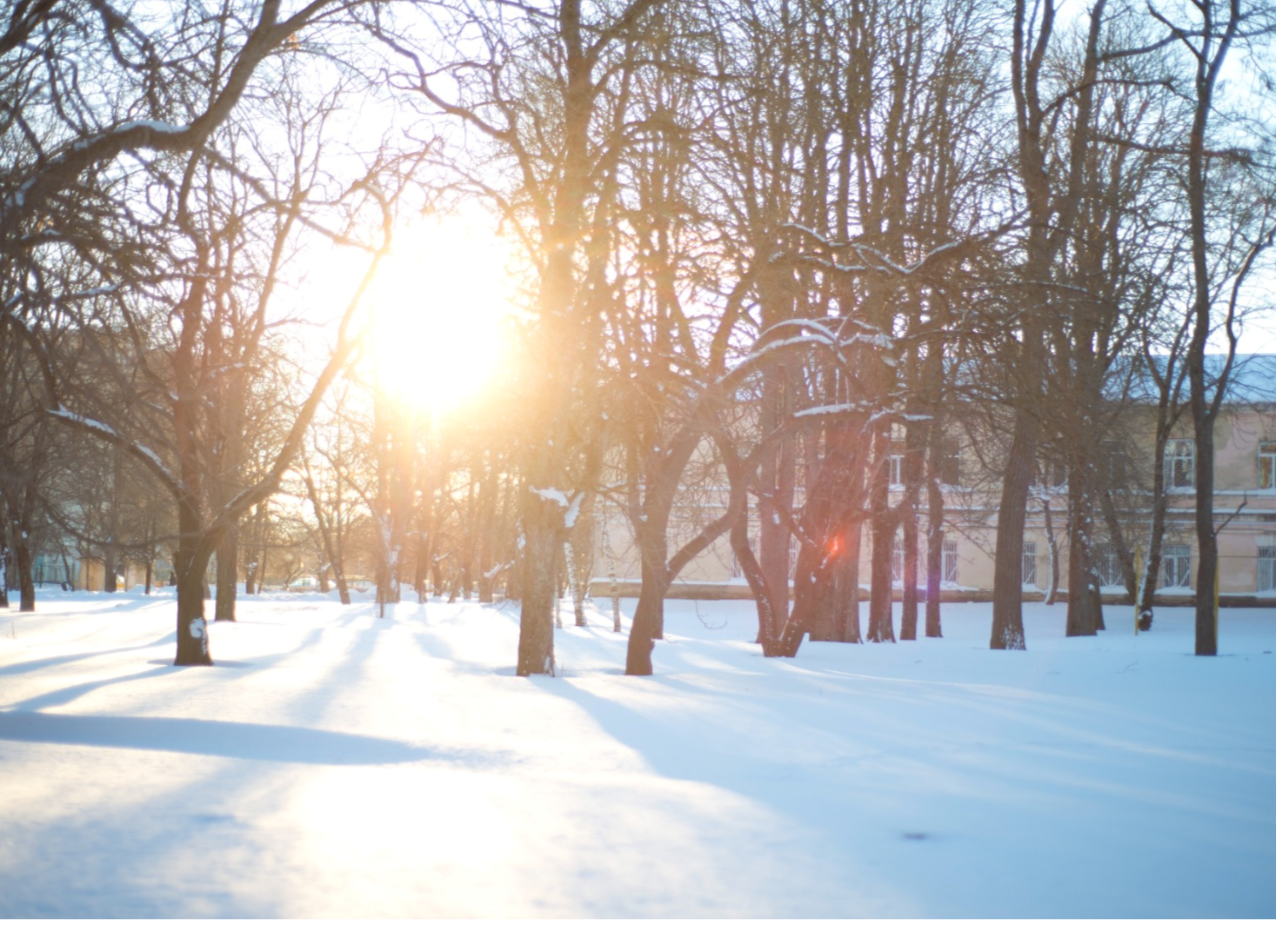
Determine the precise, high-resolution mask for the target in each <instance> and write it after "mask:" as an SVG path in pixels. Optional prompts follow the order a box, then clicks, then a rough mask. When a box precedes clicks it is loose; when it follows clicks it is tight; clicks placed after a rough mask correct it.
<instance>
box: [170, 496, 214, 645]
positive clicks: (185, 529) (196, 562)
mask: <svg viewBox="0 0 1276 942" xmlns="http://www.w3.org/2000/svg"><path fill="white" fill-rule="evenodd" d="M180 518H181V524H182V533H183V534H188V533H194V532H198V530H199V529H200V527H199V521H198V519H197V518H195V517H193V516H192V515H191V514H190V513H189V512H187V511H185V510H181V511H180ZM211 555H212V552H211V547H209V546H205V545H202V544H201V542H200V541H199V540H198V538H196V537H191V536H182V537H181V538H180V540H179V542H178V549H177V552H176V553H175V554H174V558H173V568H174V571H175V574H176V576H177V657H176V658H175V659H174V660H173V665H174V666H175V667H185V666H192V665H202V666H210V667H211V666H212V663H213V658H212V653H211V648H210V646H209V638H208V622H207V621H206V620H205V618H204V590H205V588H206V585H207V583H206V581H205V578H204V577H205V574H206V572H207V570H208V560H209V558H210V557H211Z"/></svg>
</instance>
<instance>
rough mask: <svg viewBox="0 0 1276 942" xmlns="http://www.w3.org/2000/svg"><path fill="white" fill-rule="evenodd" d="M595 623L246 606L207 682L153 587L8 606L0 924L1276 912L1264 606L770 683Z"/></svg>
mask: <svg viewBox="0 0 1276 942" xmlns="http://www.w3.org/2000/svg"><path fill="white" fill-rule="evenodd" d="M564 604H565V605H569V606H570V604H571V603H570V601H566V602H565V603H564ZM624 604H625V613H626V615H630V616H631V615H632V614H633V604H634V603H633V600H626V602H625V603H624ZM588 612H589V619H590V625H589V627H587V628H572V627H568V628H564V629H563V630H561V631H557V632H555V649H556V660H557V667H558V671H559V676H558V677H557V678H533V679H525V678H518V677H515V676H514V669H513V665H514V663H515V655H516V650H517V640H518V611H517V608H516V607H514V606H513V605H506V606H504V607H501V606H482V605H478V604H477V603H458V604H453V605H448V604H444V603H441V602H430V603H427V604H424V605H418V604H415V603H407V602H405V603H402V604H399V605H397V606H391V607H390V615H389V617H387V618H386V619H382V620H378V619H376V618H375V617H374V615H375V606H374V605H373V604H372V603H371V602H364V603H360V604H355V605H352V606H348V607H342V606H341V605H339V604H338V603H337V602H336V601H335V593H333V594H332V596H323V595H319V594H317V593H308V594H306V593H297V594H293V593H278V594H276V595H267V596H252V597H247V598H244V597H241V598H240V601H239V615H240V620H239V621H238V622H237V623H235V624H227V623H221V622H219V623H215V624H211V625H209V635H210V638H209V640H210V644H211V650H212V653H213V656H214V658H215V659H216V661H217V664H218V666H217V667H214V668H197V667H191V668H175V667H172V666H171V662H172V658H173V654H174V647H175V644H174V639H173V625H174V623H175V603H174V600H173V596H172V594H171V590H162V591H161V592H160V593H159V594H158V595H155V596H145V595H138V594H134V593H128V594H123V593H116V594H105V593H62V592H58V591H54V590H50V591H43V592H42V593H41V595H40V598H39V611H38V612H36V613H33V614H20V613H17V612H16V611H14V610H8V611H4V610H0V769H2V770H3V782H4V800H3V801H0V917H9V918H12V917H48V916H63V917H70V916H97V917H112V916H132V917H152V916H185V917H200V916H239V917H275V916H288V917H302V916H313V917H334V916H348V917H394V916H404V917H421V916H739V917H757V916H791V917H803V916H829V917H849V916H914V917H924V916H949V917H965V916H982V917H1073V916H1075V917H1124V916H1142V917H1188V916H1192V917H1257V918H1267V919H1270V918H1272V917H1273V916H1276V893H1273V892H1272V888H1273V886H1276V803H1274V802H1273V798H1274V797H1276V726H1274V725H1273V718H1274V717H1276V654H1273V653H1272V652H1273V650H1276V619H1274V618H1273V617H1272V611H1271V610H1261V609H1224V610H1223V613H1222V615H1223V623H1222V628H1221V632H1220V648H1221V650H1222V652H1223V653H1222V654H1221V655H1220V656H1219V657H1215V658H1196V657H1192V656H1191V654H1190V652H1191V650H1192V610H1191V609H1187V608H1183V609H1174V608H1166V609H1158V610H1157V613H1156V622H1155V624H1154V627H1153V629H1152V631H1151V632H1148V633H1145V634H1141V635H1136V634H1135V633H1134V632H1133V630H1132V624H1133V612H1132V610H1131V609H1130V608H1129V607H1122V606H1107V620H1108V624H1109V625H1110V626H1111V627H1110V628H1109V630H1108V631H1106V632H1103V633H1101V634H1100V635H1099V636H1098V637H1095V638H1074V639H1065V638H1064V637H1063V618H1064V607H1063V606H1054V607H1046V606H1044V605H1041V604H1029V605H1026V606H1025V614H1026V617H1027V624H1028V629H1027V643H1028V650H1027V651H1024V652H991V651H989V650H987V642H988V639H987V632H988V624H989V618H990V608H989V606H988V605H984V604H975V603H966V604H956V603H955V604H949V605H945V606H944V611H943V614H944V633H945V637H944V638H943V639H926V640H920V641H916V642H900V643H897V644H885V645H837V644H817V643H811V642H807V643H806V644H804V645H803V646H802V649H801V651H800V652H799V654H798V657H797V658H796V659H793V660H782V659H774V660H769V659H765V658H763V657H761V655H760V652H759V651H758V649H757V647H756V646H755V645H754V644H752V643H751V639H752V637H753V634H754V632H755V631H756V620H755V613H754V607H753V603H752V602H692V601H686V602H682V601H674V602H670V603H668V606H667V612H668V617H667V623H666V633H667V639H666V640H665V641H662V642H659V643H657V646H656V649H655V654H654V658H655V664H656V676H654V677H650V678H627V677H624V676H623V674H622V671H623V664H624V658H625V645H626V641H627V639H626V637H625V636H624V634H615V633H613V631H612V626H611V614H610V612H605V613H604V612H601V611H598V610H596V609H594V608H592V607H591V608H590V609H589V610H588ZM565 620H566V621H567V622H570V618H566V619H565ZM896 624H898V619H897V620H896Z"/></svg>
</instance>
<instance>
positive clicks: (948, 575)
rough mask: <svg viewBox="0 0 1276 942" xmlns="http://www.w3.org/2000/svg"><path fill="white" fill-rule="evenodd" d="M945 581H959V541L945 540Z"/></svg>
mask: <svg viewBox="0 0 1276 942" xmlns="http://www.w3.org/2000/svg"><path fill="white" fill-rule="evenodd" d="M943 563H944V580H943V581H944V582H954V583H955V582H956V581H957V541H956V540H944V552H943Z"/></svg>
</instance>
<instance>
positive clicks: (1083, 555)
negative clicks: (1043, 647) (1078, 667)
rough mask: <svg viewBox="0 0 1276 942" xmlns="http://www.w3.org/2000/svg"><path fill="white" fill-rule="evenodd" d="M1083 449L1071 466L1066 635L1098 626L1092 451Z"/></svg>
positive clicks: (1088, 631) (1075, 635)
mask: <svg viewBox="0 0 1276 942" xmlns="http://www.w3.org/2000/svg"><path fill="white" fill-rule="evenodd" d="M1074 448H1077V449H1080V450H1079V451H1073V452H1071V454H1070V457H1072V458H1073V459H1074V460H1070V461H1069V468H1068V613H1067V617H1066V621H1065V624H1066V627H1065V630H1064V635H1065V637H1068V638H1081V637H1090V636H1093V635H1094V633H1095V631H1096V630H1097V627H1096V624H1095V620H1094V599H1093V598H1092V597H1091V593H1092V582H1093V581H1095V580H1094V578H1093V565H1092V559H1093V551H1094V546H1093V541H1092V539H1091V533H1092V532H1093V520H1092V518H1091V516H1090V500H1091V496H1092V495H1091V488H1090V486H1089V481H1090V476H1089V473H1088V469H1089V455H1088V453H1087V452H1086V450H1085V449H1084V446H1083V445H1081V444H1080V443H1078V444H1076V445H1074Z"/></svg>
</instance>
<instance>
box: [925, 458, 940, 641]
mask: <svg viewBox="0 0 1276 942" xmlns="http://www.w3.org/2000/svg"><path fill="white" fill-rule="evenodd" d="M934 460H935V461H937V456H936V459H934ZM938 470H939V469H938V467H937V466H935V465H934V464H932V467H931V468H929V469H928V470H927V474H928V475H929V477H928V480H927V482H926V637H927V638H942V637H943V636H944V632H943V628H942V626H941V624H940V609H939V593H940V588H941V584H942V582H943V579H944V494H943V491H941V490H940V487H939V479H938Z"/></svg>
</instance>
